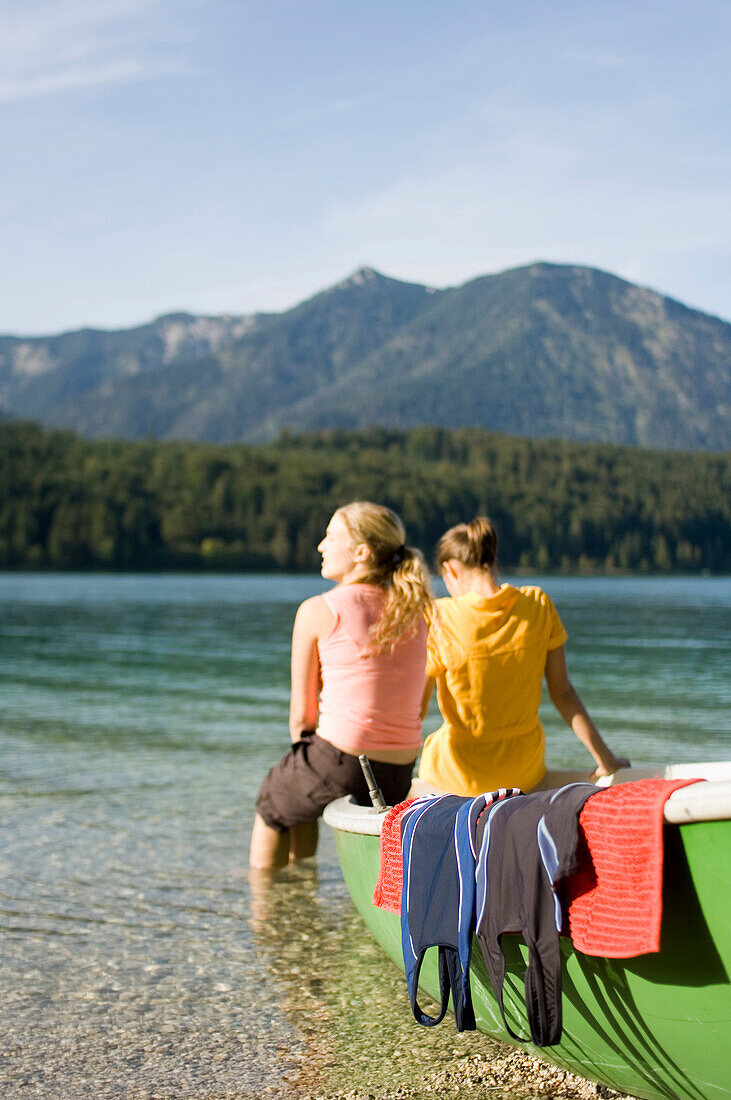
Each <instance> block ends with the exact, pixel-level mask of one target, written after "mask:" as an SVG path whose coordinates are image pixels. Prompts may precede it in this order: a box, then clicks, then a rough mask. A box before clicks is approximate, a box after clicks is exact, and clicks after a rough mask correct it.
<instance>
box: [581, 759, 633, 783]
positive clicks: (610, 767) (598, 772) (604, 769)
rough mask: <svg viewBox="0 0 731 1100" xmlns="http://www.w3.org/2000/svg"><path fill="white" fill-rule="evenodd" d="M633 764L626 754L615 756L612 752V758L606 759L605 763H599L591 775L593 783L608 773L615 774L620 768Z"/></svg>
mask: <svg viewBox="0 0 731 1100" xmlns="http://www.w3.org/2000/svg"><path fill="white" fill-rule="evenodd" d="M629 767H631V764H630V762H629V760H628V759H627V757H626V756H615V755H614V753H612V758H611V760H608V761H605V762H604V763H603V764H598V765H597V767H596V768H595V769H594V771H593V772H592V773H591V775H590V777H589V778H590V779H591V781H592V783H595V782H596V780H597V779H601V778H602V777H603V776H606V775H614V773H615V772H618V771H619V769H620V768H629Z"/></svg>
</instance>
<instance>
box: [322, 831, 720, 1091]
mask: <svg viewBox="0 0 731 1100" xmlns="http://www.w3.org/2000/svg"><path fill="white" fill-rule="evenodd" d="M729 828H730V824H729V821H728V820H715V821H699V822H692V823H689V824H685V825H680V826H675V825H666V827H665V832H666V837H665V875H664V881H665V889H664V897H663V925H662V942H661V950H660V952H659V953H657V954H652V955H644V956H639V957H637V958H634V959H604V958H595V957H592V956H588V955H583V954H581V953H580V952H578V951H575V950H574V949H573V947H572V945H571V942H570V940H568V939H562V941H561V943H562V954H563V1035H562V1039H561V1042H560V1043H559V1044H558V1045H556V1046H552V1047H544V1048H536V1047H534V1046H533V1045H532V1044H530V1043H524V1044H518V1043H516V1042H515V1041H514V1040H513V1039H511V1037H510V1036H509V1034H508V1033H507V1031H506V1029H505V1026H504V1024H503V1021H502V1019H501V1017H500V1013H499V1010H498V1008H497V1004H496V1001H495V998H494V995H493V992H492V987H491V986H490V982H489V979H488V977H487V972H486V969H485V966H484V963H483V960H482V956H481V954H480V951H479V948H478V946H477V943H476V941H475V943H474V950H473V952H472V964H471V984H472V997H473V1003H474V1008H475V1017H476V1020H477V1026H478V1028H479V1029H480V1030H481V1031H483V1032H485V1033H486V1034H488V1035H490V1036H492V1037H493V1038H495V1039H500V1040H502V1041H503V1042H506V1043H509V1044H511V1045H513V1046H522V1049H524V1050H527V1051H529V1052H530V1053H532V1054H534V1055H536V1056H537V1057H539V1058H541V1059H543V1060H544V1061H549V1062H552V1063H554V1064H555V1065H558V1066H561V1067H562V1068H564V1069H568V1070H571V1071H573V1072H575V1073H579V1074H581V1075H583V1076H584V1077H586V1078H588V1079H590V1080H593V1081H597V1082H599V1083H601V1084H604V1085H608V1086H609V1087H611V1088H614V1089H618V1090H619V1091H621V1092H626V1093H629V1094H631V1095H634V1096H637V1097H643V1098H647V1100H660V1098H668V1097H677V1098H679V1100H721V1098H722V1097H725V1098H728V1097H729V1095H730V1093H729V1081H731V987H730V986H729V970H730V969H731V962H730V961H729V960H731V927H730V924H731V922H729V912H731V884H730V883H729V878H728V853H729V843H730V841H731V832H729ZM334 833H335V840H336V845H337V851H338V856H339V859H340V864H341V866H342V870H343V875H344V877H345V881H346V884H347V886H348V889H349V891H350V894H351V896H352V898H353V901H354V903H355V906H356V908H357V909H358V911H359V913H360V915H361V916H362V918H363V920H364V921H365V923H366V924H367V926H368V927H369V929H370V930H371V932H372V933H373V935H374V936H375V938H376V939H377V940H378V942H379V943H380V945H381V946H382V947H383V948H384V950H385V951H386V952H387V954H388V955H389V956H390V957H391V959H392V960H393V961H394V962H395V963H396V964H397V965H398V966H399V967H403V960H402V955H401V929H400V920H399V918H398V916H396V915H394V914H392V913H388V912H385V911H384V910H382V909H378V908H377V907H376V906H374V905H373V904H372V897H373V890H374V888H375V884H376V880H377V877H378V863H379V837H378V835H377V834H376V835H365V834H363V833H359V832H351V831H348V830H347V829H343V828H337V827H336V828H334ZM503 947H504V950H505V955H506V962H507V968H506V980H505V1008H506V1015H507V1018H508V1022H509V1024H510V1026H511V1028H512V1030H513V1031H515V1032H516V1033H517V1034H520V1035H526V1034H529V1032H528V1024H527V1021H526V1015H525V1006H524V999H523V998H524V986H523V974H524V972H525V965H526V962H527V952H526V948H525V946H524V944H523V943H522V941H521V940H520V938H519V937H518V936H504V937H503ZM420 987H421V988H422V989H423V990H424V991H425V992H426V993H427V994H429V995H430V996H431V997H432V998H437V999H438V988H439V985H438V977H437V967H436V952H435V950H434V949H432V950H430V951H429V952H428V953H427V958H426V960H425V962H424V966H423V967H422V971H421V978H420ZM404 1010H405V1011H409V1007H408V999H407V995H406V987H405V984H404ZM414 1026H415V1027H416V1026H418V1025H417V1024H416V1023H414ZM442 1026H450V1025H449V1024H448V1023H447V1024H443V1025H442Z"/></svg>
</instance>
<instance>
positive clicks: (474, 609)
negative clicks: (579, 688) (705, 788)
mask: <svg viewBox="0 0 731 1100" xmlns="http://www.w3.org/2000/svg"><path fill="white" fill-rule="evenodd" d="M496 563H497V532H496V531H495V528H494V527H493V526H492V524H491V523H490V521H489V520H488V519H486V518H485V517H478V518H477V519H474V520H472V522H471V523H460V524H458V525H457V526H456V527H452V528H450V529H449V530H448V531H447V532H446V533H445V534H444V535H442V537H441V539H440V540H439V543H438V546H437V565H438V568H439V571H440V573H441V575H442V578H443V580H444V583H445V585H446V588H447V591H448V592H449V598H447V599H441V600H437V601H436V602H435V604H434V609H435V613H434V616H433V621H432V625H431V628H430V631H429V642H428V658H427V681H426V691H425V695H424V706H423V713H424V714H425V713H426V709H427V706H428V702H429V698H430V696H431V693H432V691H433V688H434V684H435V683H436V686H437V699H438V702H439V709H440V711H441V713H442V718H443V725H442V726H441V728H440V729H439V730H437V732H436V733H434V734H432V735H431V737H428V738H427V740H426V742H425V744H424V750H423V752H422V755H421V761H420V764H419V776H420V778H423V779H426V780H428V781H429V782H430V783H432V784H434V785H435V786H437V787H438V788H440V789H441V790H444V791H449V792H451V793H453V794H460V795H477V794H480V793H481V792H483V791H490V790H495V789H497V788H499V787H520V788H521V789H522V790H526V791H528V790H530V789H531V788H532V787H535V786H536V785H537V784H538V783H540V781H541V780H542V779H543V776H544V775H545V771H546V766H545V738H544V733H543V726H542V725H541V721H540V719H539V717H538V707H539V704H540V701H541V689H542V684H543V679H544V677H545V680H546V683H547V685H548V691H549V695H550V697H551V702H552V703H553V705H554V706H555V708H556V710H557V711H558V713H559V714H560V715H561V717H562V718H563V720H564V721H565V722H566V724H567V726H569V727H570V729H571V730H573V732H574V733H575V735H576V736H577V737H578V739H579V741H581V743H582V744H583V745H584V746H585V747H586V749H588V751H589V753H590V754H591V755H592V756H593V758H594V761H595V762H596V765H597V767H596V771H595V772H594V777H595V778H598V777H599V776H601V775H610V774H612V773H613V772H615V771H617V769H618V768H620V767H626V766H627V765H628V763H629V761H627V760H626V759H624V758H621V757H619V758H618V757H616V756H615V755H614V753H613V752H612V751H611V749H609V748H608V747H607V746H606V745H605V743H604V741H603V740H602V738H601V736H600V734H599V731H598V730H597V728H596V726H595V725H594V723H593V722H592V720H591V718H590V717H589V714H588V713H587V710H586V708H585V706H584V704H583V703H582V701H581V699H580V698H579V696H578V694H577V692H576V690H575V689H574V687H573V685H572V684H571V681H570V680H569V676H568V670H567V667H566V652H565V642H566V639H567V634H566V631H565V630H564V628H563V625H562V623H561V620H560V618H559V616H558V612H557V611H556V608H555V607H554V606H553V603H552V602H551V599H550V597H549V596H547V595H546V593H545V592H543V591H542V590H541V589H540V588H538V587H536V586H532V585H531V586H525V587H523V588H514V587H513V585H510V584H499V583H498V580H497V578H496Z"/></svg>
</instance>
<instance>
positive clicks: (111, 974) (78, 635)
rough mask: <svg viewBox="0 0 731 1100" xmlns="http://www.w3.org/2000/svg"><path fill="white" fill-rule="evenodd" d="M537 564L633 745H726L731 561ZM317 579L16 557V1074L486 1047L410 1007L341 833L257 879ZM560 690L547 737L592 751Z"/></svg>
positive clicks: (313, 1061) (593, 704)
mask: <svg viewBox="0 0 731 1100" xmlns="http://www.w3.org/2000/svg"><path fill="white" fill-rule="evenodd" d="M521 583H523V582H521ZM543 583H544V586H545V587H546V588H547V590H548V591H549V592H550V594H551V595H552V596H553V597H554V599H555V601H556V603H557V605H558V607H559V610H560V612H561V615H562V618H563V620H564V622H565V624H566V626H567V629H568V631H569V635H570V639H569V646H568V654H569V664H570V669H571V673H572V678H573V680H574V682H575V684H576V686H577V687H578V689H579V691H580V693H581V695H582V697H583V698H584V701H585V702H586V703H587V705H588V706H589V709H590V711H591V713H592V714H593V716H594V717H595V719H596V720H597V722H598V724H599V726H600V728H601V729H602V731H603V732H604V734H605V735H606V737H607V739H608V740H609V742H610V743H611V744H612V747H613V748H615V750H616V751H622V752H624V753H626V754H628V755H629V756H631V758H632V760H633V762H635V763H643V762H647V763H652V762H656V761H658V760H668V761H682V760H712V759H722V758H728V757H729V756H731V722H730V720H729V714H730V713H731V707H730V706H729V704H730V703H731V685H730V684H729V676H728V668H729V656H730V655H731V642H730V630H731V581H729V580H728V579H723V578H699V579H676V578H668V579H663V580H635V579H631V580H623V579H584V578H581V579H579V578H551V579H550V580H545V581H544V582H543ZM324 587H326V586H325V585H324V583H323V582H322V581H321V580H320V579H319V578H316V577H298V578H282V577H276V578H275V577H200V576H195V577H190V576H150V577H148V576H142V577H140V576H121V577H120V576H88V575H87V576H76V575H74V576H72V575H53V576H47V575H34V576H30V575H2V576H0V658H1V660H0V700H1V710H0V814H1V819H2V834H1V839H0V930H2V933H3V934H2V936H1V937H0V994H1V995H0V1027H1V1029H2V1035H3V1041H2V1044H0V1049H1V1052H2V1057H1V1058H0V1085H2V1095H3V1096H4V1097H15V1096H18V1097H20V1096H23V1097H26V1096H34V1097H39V1098H46V1097H48V1098H54V1100H61V1098H63V1100H65V1098H72V1097H73V1098H76V1097H78V1096H81V1095H83V1094H84V1093H87V1094H88V1095H90V1096H92V1097H94V1098H104V1097H118V1096H119V1097H140V1098H141V1097H144V1096H150V1097H152V1096H155V1097H166V1098H167V1097H170V1098H172V1097H196V1098H199V1097H200V1098H202V1097H208V1096H211V1097H214V1096H215V1097H219V1098H221V1097H224V1096H231V1097H234V1096H236V1097H242V1098H243V1097H253V1096H291V1097H296V1096H300V1095H312V1096H314V1095H325V1094H326V1093H327V1091H328V1090H329V1089H343V1088H350V1089H355V1090H361V1091H362V1094H363V1095H364V1096H366V1095H368V1090H369V1088H370V1089H374V1090H375V1089H378V1088H387V1087H389V1086H392V1087H394V1088H395V1087H396V1086H397V1085H398V1084H400V1083H403V1082H413V1081H414V1080H418V1079H419V1077H420V1075H423V1074H424V1073H425V1072H426V1070H427V1069H429V1070H432V1069H434V1068H436V1067H438V1066H439V1065H446V1064H448V1063H449V1060H450V1059H451V1058H453V1057H454V1052H455V1051H457V1052H459V1053H460V1054H463V1053H470V1052H475V1051H479V1050H481V1049H484V1042H485V1041H484V1040H483V1039H481V1037H479V1036H458V1035H457V1034H456V1033H455V1032H454V1030H453V1028H452V1027H451V1026H450V1025H448V1024H444V1025H442V1026H441V1027H440V1028H436V1029H430V1030H429V1031H425V1030H423V1029H420V1028H418V1027H417V1025H416V1024H412V1023H411V1021H410V1018H409V1015H408V1006H407V1002H406V998H405V992H404V989H403V978H402V977H401V976H400V975H399V974H398V973H397V971H396V970H395V968H391V967H390V964H388V963H387V962H385V961H384V958H383V956H382V955H381V954H380V952H379V951H378V949H377V948H376V947H375V946H374V945H373V944H372V942H371V941H370V940H369V939H368V937H367V934H366V933H365V932H364V931H363V930H362V926H361V925H360V922H359V920H358V918H357V917H356V916H355V915H354V914H353V911H352V909H351V907H350V903H349V900H348V898H347V894H346V891H345V889H344V886H343V884H342V880H341V877H340V872H339V869H338V867H337V861H336V857H335V851H334V845H333V844H332V840H331V838H330V837H329V836H328V835H327V831H326V830H323V842H322V845H321V851H320V854H319V858H318V868H317V872H316V873H315V872H314V871H313V870H311V869H310V870H307V869H304V870H296V871H288V872H286V873H285V874H284V875H283V876H282V877H281V879H280V881H278V882H277V883H276V884H275V886H274V888H273V890H272V891H270V892H269V893H268V894H266V895H264V896H254V897H252V896H251V893H250V887H249V884H248V881H247V878H246V848H247V844H248V832H249V829H250V825H251V821H252V817H253V802H254V797H255V794H256V790H257V787H258V784H259V781H260V779H261V777H262V775H263V773H264V771H265V770H266V768H267V767H268V766H269V764H270V763H272V762H273V761H274V760H275V759H276V758H277V757H278V755H279V754H280V752H281V751H282V750H283V749H284V748H285V747H286V745H287V742H288V736H287V730H286V714H287V702H288V695H287V691H288V657H289V634H290V631H291V623H292V619H293V616H294V611H295V609H296V606H297V604H298V603H299V602H300V601H301V600H302V599H303V598H305V597H306V596H308V595H311V594H313V593H314V592H316V591H322V590H323V588H324ZM544 709H545V715H544V717H545V719H546V725H547V730H548V736H549V743H550V746H551V752H550V757H551V760H552V761H553V762H554V763H556V764H561V765H571V764H576V763H577V762H578V763H582V762H584V761H586V763H587V766H588V763H589V761H588V758H586V757H585V756H584V755H583V750H581V748H580V746H578V745H577V744H576V742H575V740H574V739H573V737H572V735H571V734H570V733H569V732H568V731H567V730H565V729H562V728H561V727H560V723H559V722H558V720H556V719H554V717H553V716H552V715H551V713H550V708H547V709H546V708H544ZM437 724H438V722H437V718H436V714H435V713H432V714H431V715H430V718H429V720H428V722H427V726H426V728H427V730H429V729H433V728H435V727H436V725H437ZM481 1044H482V1046H481ZM526 1087H528V1083H527V1086H526ZM512 1094H513V1095H515V1093H514V1091H513V1092H512ZM491 1095H498V1094H497V1093H492V1094H491Z"/></svg>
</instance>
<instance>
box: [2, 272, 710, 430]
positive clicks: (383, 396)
mask: <svg viewBox="0 0 731 1100" xmlns="http://www.w3.org/2000/svg"><path fill="white" fill-rule="evenodd" d="M730 368H731V325H730V324H728V323H727V322H725V321H723V320H722V319H720V318H714V317H712V316H711V315H709V314H704V313H702V312H701V311H699V310H694V309H691V308H690V307H688V306H685V305H684V304H683V303H681V302H677V301H675V300H674V299H671V298H667V297H664V296H663V295H660V294H658V293H656V292H655V291H652V290H649V289H646V288H643V287H639V286H636V285H635V284H632V283H628V282H626V281H625V280H622V279H620V278H619V277H618V276H616V275H612V274H611V273H610V272H604V271H600V270H599V269H596V268H587V267H580V266H576V265H564V264H552V263H549V262H544V261H541V262H536V263H534V264H530V265H528V266H526V267H520V268H512V269H510V270H508V271H505V272H502V273H499V274H493V275H483V276H479V277H477V278H476V279H472V280H470V281H468V282H467V283H464V284H462V285H461V286H458V287H451V288H447V289H435V288H433V287H427V286H424V285H422V284H419V283H407V282H403V281H401V280H397V279H392V278H391V277H389V276H386V275H383V274H382V273H381V272H378V271H376V270H375V269H373V268H369V267H361V268H359V269H358V270H357V271H355V272H353V273H352V274H351V275H350V276H348V277H347V278H346V279H345V280H342V281H341V282H339V283H337V284H335V285H334V286H331V287H328V288H325V289H324V290H322V291H320V292H319V293H318V294H316V295H314V296H312V297H311V298H309V299H307V300H306V301H304V302H301V303H299V304H298V305H296V306H294V307H292V308H291V309H289V310H286V311H284V312H283V313H256V314H248V315H233V314H224V315H220V316H197V315H195V314H188V313H183V312H179V313H174V314H167V315H163V316H162V317H159V318H156V319H154V320H153V321H151V322H148V323H146V324H145V325H141V326H137V327H136V328H133V329H126V330H95V329H84V330H79V331H78V332H71V333H65V334H61V335H58V336H51V337H29V338H23V337H12V336H6V337H0V408H2V409H3V410H4V413H5V415H6V416H12V417H15V418H27V419H28V418H29V419H36V420H39V421H40V422H41V423H43V424H44V425H46V426H53V427H67V428H71V429H73V430H75V431H77V432H79V433H80V434H81V435H85V436H88V437H91V438H95V437H100V436H109V435H116V436H121V437H123V438H130V439H134V438H141V437H144V436H145V435H154V436H157V437H159V438H178V439H183V438H186V439H191V440H209V441H211V442H228V441H231V442H234V441H237V440H241V441H249V442H263V441H265V440H267V439H271V438H273V437H275V436H277V435H278V434H279V433H280V432H281V431H282V430H285V429H286V430H289V431H291V432H294V433H299V432H304V431H316V430H319V429H321V428H331V427H346V428H357V427H366V426H368V425H371V424H375V425H381V426H383V427H394V428H408V427H412V426H417V425H420V424H436V425H439V426H443V427H484V428H488V429H490V430H498V431H502V432H507V433H512V434H519V435H527V436H532V437H536V438H541V437H548V436H553V437H561V438H567V439H575V440H578V441H582V440H584V441H596V442H600V441H606V442H616V443H624V444H630V445H639V446H654V447H668V446H669V447H673V448H689V449H710V450H713V449H723V448H725V447H727V446H728V444H729V411H730V410H731V369H730Z"/></svg>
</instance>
